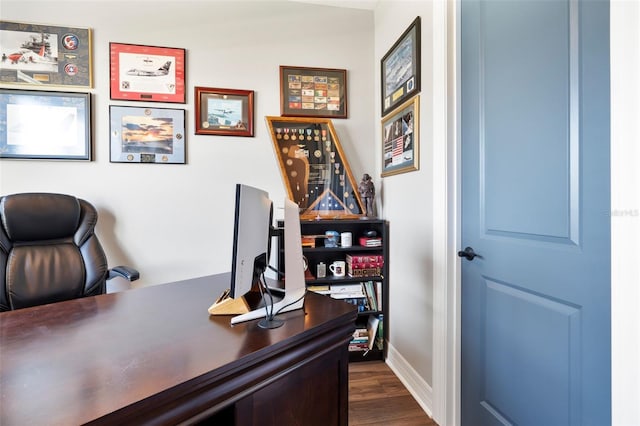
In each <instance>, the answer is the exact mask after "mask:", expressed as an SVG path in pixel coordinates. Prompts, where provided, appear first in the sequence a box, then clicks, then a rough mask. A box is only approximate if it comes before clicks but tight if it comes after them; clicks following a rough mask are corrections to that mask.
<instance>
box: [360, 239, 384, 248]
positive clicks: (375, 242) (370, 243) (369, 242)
mask: <svg viewBox="0 0 640 426" xmlns="http://www.w3.org/2000/svg"><path fill="white" fill-rule="evenodd" d="M359 242H360V245H361V246H362V247H381V246H382V238H380V237H360V240H359Z"/></svg>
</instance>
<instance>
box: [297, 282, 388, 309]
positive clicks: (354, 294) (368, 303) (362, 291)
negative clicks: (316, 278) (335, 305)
mask: <svg viewBox="0 0 640 426" xmlns="http://www.w3.org/2000/svg"><path fill="white" fill-rule="evenodd" d="M307 290H309V291H314V292H316V293H319V294H324V295H327V296H330V297H332V298H334V299H341V300H344V301H345V302H347V303H351V304H352V305H355V306H357V307H358V312H365V311H380V310H382V299H381V297H382V283H381V282H379V281H378V282H373V281H363V282H359V283H354V284H327V285H310V286H307Z"/></svg>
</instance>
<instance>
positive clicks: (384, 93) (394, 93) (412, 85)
mask: <svg viewBox="0 0 640 426" xmlns="http://www.w3.org/2000/svg"><path fill="white" fill-rule="evenodd" d="M407 43H411V49H410V52H405V51H404V48H405V46H406V44H407ZM420 50H421V49H420V17H419V16H418V17H417V18H416V19H415V20H414V21H413V22H412V23H411V25H409V28H407V29H406V30H405V31H404V32H403V33H402V35H401V36H400V38H399V39H398V40H397V41H396V42H395V43H394V45H393V46H392V47H391V49H389V51H388V52H387V53H386V54H385V55H384V56H383V57H382V60H381V61H380V96H381V108H382V116H385V115H387V114H388V113H389V112H391V111H392V110H393V109H394V108H395V107H396V106H398V105H400V104H402V103H404V102H405V101H406V100H407V99H409V98H411V97H412V96H413V95H415V94H417V93H419V92H420V74H421V66H420ZM407 53H409V55H408V56H407ZM398 59H402V60H403V61H402V62H398ZM407 61H409V64H408V65H409V66H408V71H409V72H410V74H409V75H405V74H403V76H401V77H400V80H399V81H397V82H395V83H393V85H392V86H390V87H387V85H388V84H390V82H388V81H387V76H388V75H390V74H394V73H396V72H399V71H400V70H401V69H403V68H406V67H407Z"/></svg>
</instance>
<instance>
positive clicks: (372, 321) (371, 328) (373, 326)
mask: <svg viewBox="0 0 640 426" xmlns="http://www.w3.org/2000/svg"><path fill="white" fill-rule="evenodd" d="M379 325H380V318H379V317H378V316H376V315H369V319H368V320H367V333H368V336H369V341H368V348H369V350H371V349H373V345H374V343H375V342H376V336H377V335H378V326H379Z"/></svg>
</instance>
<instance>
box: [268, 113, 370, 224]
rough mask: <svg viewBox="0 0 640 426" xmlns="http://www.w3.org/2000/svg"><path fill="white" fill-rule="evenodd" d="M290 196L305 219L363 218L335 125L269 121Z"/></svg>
mask: <svg viewBox="0 0 640 426" xmlns="http://www.w3.org/2000/svg"><path fill="white" fill-rule="evenodd" d="M266 120H267V126H268V127H269V131H270V134H271V140H272V142H273V148H274V151H275V154H276V157H277V159H278V164H279V165H280V172H281V173H282V178H283V180H284V182H285V186H286V188H287V192H288V196H289V198H290V199H291V200H293V201H294V202H295V203H297V204H298V206H299V207H300V217H301V218H302V219H320V218H332V219H336V218H341V219H347V218H354V217H361V216H363V215H364V213H365V208H364V205H363V203H362V200H361V198H360V193H359V192H358V186H357V184H356V181H355V180H354V178H353V175H352V173H351V168H350V167H349V163H348V162H347V158H346V156H345V154H344V152H343V150H342V147H341V145H340V141H339V140H338V136H337V134H336V131H335V128H334V127H333V123H332V122H331V120H330V119H327V118H302V117H297V118H296V117H270V116H267V117H266Z"/></svg>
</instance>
